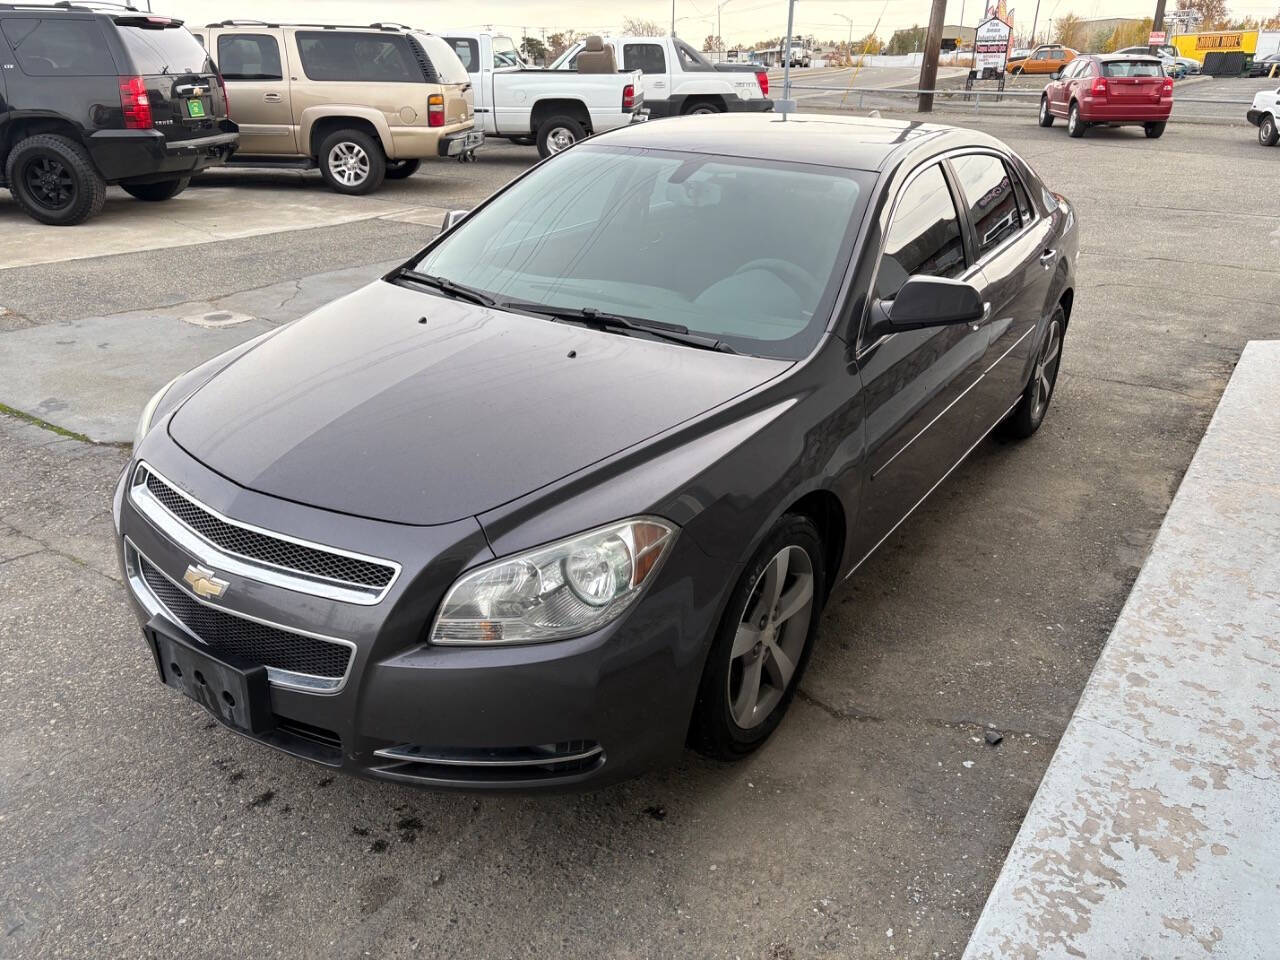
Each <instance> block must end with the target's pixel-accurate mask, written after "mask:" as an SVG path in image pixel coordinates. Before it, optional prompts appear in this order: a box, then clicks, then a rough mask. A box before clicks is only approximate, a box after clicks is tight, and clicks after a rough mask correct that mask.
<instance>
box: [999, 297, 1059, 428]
mask: <svg viewBox="0 0 1280 960" xmlns="http://www.w3.org/2000/svg"><path fill="white" fill-rule="evenodd" d="M1066 329H1067V315H1066V313H1065V312H1064V311H1063V309H1062V305H1061V304H1059V305H1058V308H1057V309H1056V310H1054V311H1053V316H1052V317H1050V318H1049V325H1048V327H1046V328H1045V332H1044V336H1043V337H1041V339H1040V343H1039V344H1038V345H1037V346H1036V359H1035V363H1034V364H1033V365H1032V367H1031V377H1030V379H1029V380H1028V381H1027V385H1026V387H1025V388H1024V389H1023V391H1022V399H1021V400H1019V401H1018V405H1017V406H1016V407H1015V408H1014V409H1013V412H1012V413H1010V414H1009V416H1008V417H1006V418H1005V419H1004V422H1003V423H1001V424H1000V433H1001V434H1002V435H1003V436H1006V437H1008V438H1010V439H1012V440H1025V439H1026V438H1027V437H1029V436H1031V435H1032V434H1033V433H1035V432H1036V431H1037V430H1039V429H1040V424H1042V423H1044V415H1045V414H1046V413H1048V412H1049V404H1050V402H1052V400H1053V392H1054V388H1055V387H1056V386H1057V385H1058V370H1059V368H1060V367H1061V366H1062V348H1063V343H1064V335H1065V333H1066ZM1050 354H1052V357H1051V359H1049V360H1048V362H1046V357H1049V356H1050Z"/></svg>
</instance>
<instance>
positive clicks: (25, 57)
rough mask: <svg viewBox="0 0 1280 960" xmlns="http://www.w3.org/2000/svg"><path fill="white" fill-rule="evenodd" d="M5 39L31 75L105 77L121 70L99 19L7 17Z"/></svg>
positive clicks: (23, 67)
mask: <svg viewBox="0 0 1280 960" xmlns="http://www.w3.org/2000/svg"><path fill="white" fill-rule="evenodd" d="M2 26H3V30H4V36H5V39H6V40H8V41H9V46H10V47H11V48H12V49H13V55H14V57H16V58H17V61H18V66H19V67H21V68H22V72H23V73H25V74H26V75H27V76H29V77H106V76H114V75H115V74H117V73H118V72H119V70H118V69H117V67H116V62H115V60H114V59H112V57H111V54H110V52H108V50H107V42H106V37H104V36H103V33H102V28H101V27H99V26H98V21H97V20H93V19H86V20H77V19H74V18H69V17H68V18H63V17H58V18H57V19H53V18H50V19H47V20H41V19H37V18H34V17H33V18H32V19H30V20H27V19H18V18H14V19H6V20H4V21H3V25H2Z"/></svg>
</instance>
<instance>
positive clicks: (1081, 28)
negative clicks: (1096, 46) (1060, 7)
mask: <svg viewBox="0 0 1280 960" xmlns="http://www.w3.org/2000/svg"><path fill="white" fill-rule="evenodd" d="M1086 29H1087V28H1086V27H1085V24H1084V21H1083V20H1081V19H1080V18H1079V17H1077V16H1076V15H1075V14H1074V13H1064V14H1063V15H1062V16H1060V17H1058V19H1057V20H1055V21H1054V22H1053V42H1054V43H1060V44H1062V45H1063V46H1064V47H1070V48H1071V49H1072V50H1083V49H1084V48H1085V47H1086V46H1088V35H1087V33H1086Z"/></svg>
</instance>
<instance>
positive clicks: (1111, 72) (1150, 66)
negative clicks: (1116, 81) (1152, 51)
mask: <svg viewBox="0 0 1280 960" xmlns="http://www.w3.org/2000/svg"><path fill="white" fill-rule="evenodd" d="M1102 75H1103V76H1104V77H1160V76H1163V75H1164V71H1163V70H1161V69H1160V64H1158V63H1151V62H1150V61H1142V60H1112V61H1110V62H1109V63H1104V64H1103V65H1102Z"/></svg>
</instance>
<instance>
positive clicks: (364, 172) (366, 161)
mask: <svg viewBox="0 0 1280 960" xmlns="http://www.w3.org/2000/svg"><path fill="white" fill-rule="evenodd" d="M319 159H320V174H321V176H323V177H324V180H325V183H327V184H329V186H330V187H332V188H333V189H334V190H336V191H338V193H346V194H352V195H361V194H366V193H373V191H375V190H377V189H378V188H379V187H380V186H382V181H383V180H384V179H385V178H386V175H387V159H386V157H385V156H383V153H382V146H381V145H380V144H378V143H375V142H374V139H373V137H371V136H369V135H368V134H367V133H365V132H364V131H362V130H338V131H336V132H335V133H331V134H329V136H327V137H325V139H324V142H323V143H321V144H320V158H319Z"/></svg>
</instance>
